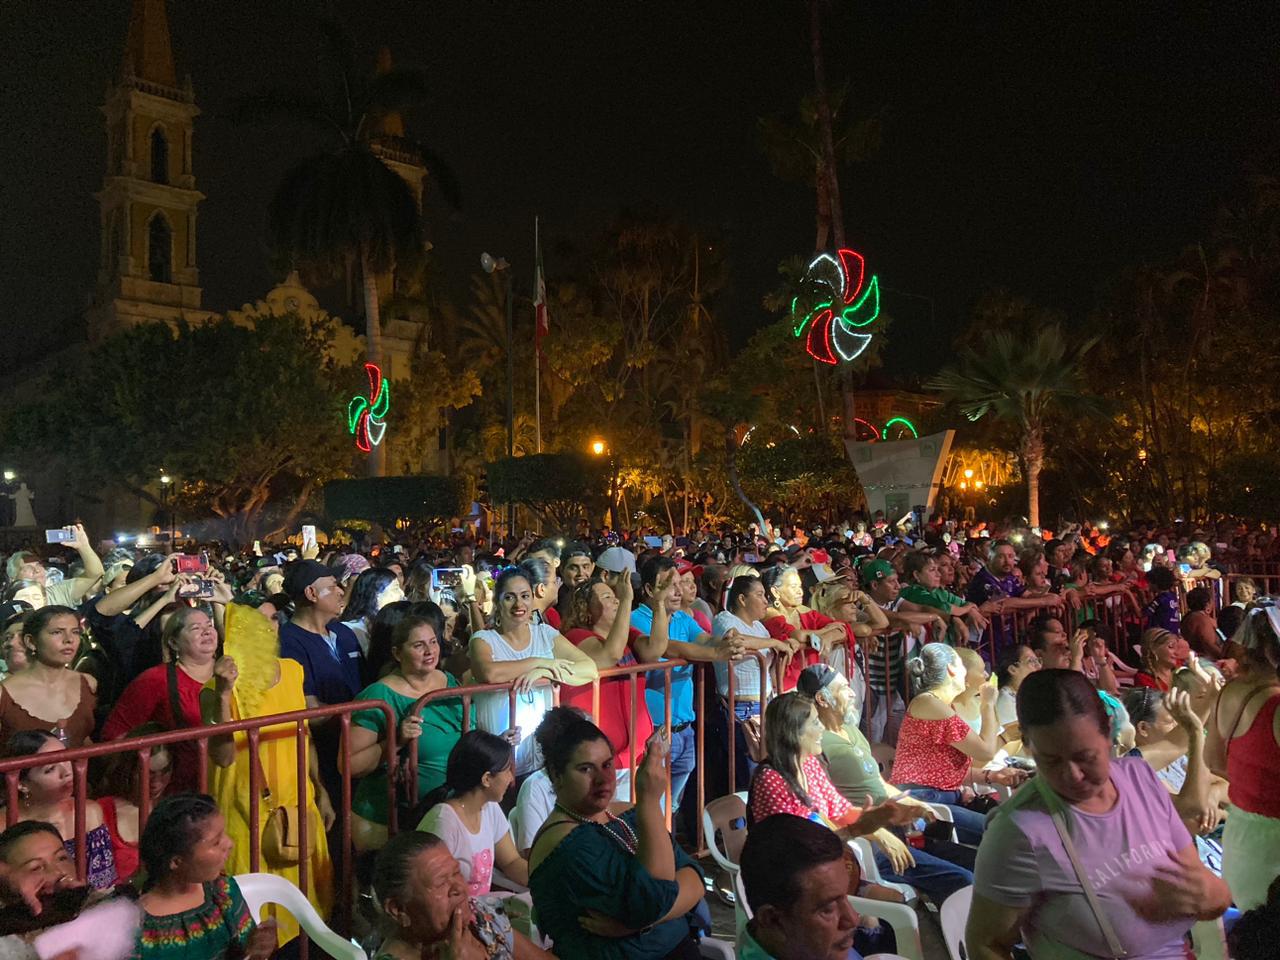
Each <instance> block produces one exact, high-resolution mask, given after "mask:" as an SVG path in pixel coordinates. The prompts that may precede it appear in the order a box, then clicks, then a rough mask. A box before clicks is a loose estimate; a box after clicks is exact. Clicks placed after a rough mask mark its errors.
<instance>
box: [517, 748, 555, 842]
mask: <svg viewBox="0 0 1280 960" xmlns="http://www.w3.org/2000/svg"><path fill="white" fill-rule="evenodd" d="M555 805H556V792H555V790H553V789H552V787H551V778H550V777H548V776H547V771H546V769H545V768H544V769H539V770H535V771H533V773H531V774H529V776H528V777H526V778H525V781H524V783H522V784H520V792H519V793H517V794H516V805H515V807H514V808H513V809H512V811H511V836H512V837H513V838H514V839H515V841H516V849H517V850H519V851H520V852H521V853H522V854H523V853H524V851H526V850H529V849H532V847H533V838H534V837H536V836H537V835H538V831H539V830H541V829H542V825H543V824H544V823H546V822H547V818H548V817H549V816H551V809H552V808H553V807H554V806H555Z"/></svg>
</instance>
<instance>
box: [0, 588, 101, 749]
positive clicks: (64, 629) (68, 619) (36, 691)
mask: <svg viewBox="0 0 1280 960" xmlns="http://www.w3.org/2000/svg"><path fill="white" fill-rule="evenodd" d="M80 633H81V630H80V615H79V614H78V613H76V612H75V611H74V610H72V609H71V608H70V607H59V606H53V605H50V606H47V607H41V608H40V609H39V610H35V611H33V612H31V613H29V614H27V617H26V619H25V620H24V621H23V622H22V642H23V644H24V645H25V646H26V649H27V661H28V663H27V668H26V669H25V670H23V671H22V672H21V673H16V674H12V675H10V676H9V677H7V678H6V679H5V681H4V682H3V683H0V740H5V739H8V738H9V737H10V736H11V735H12V734H14V733H17V732H19V731H21V730H48V731H52V732H53V734H54V735H55V736H56V737H57V738H58V739H59V740H61V741H62V742H63V743H64V744H65V745H66V746H68V747H79V746H81V745H83V744H84V743H85V742H86V741H88V739H89V737H90V736H91V735H92V734H93V726H94V718H93V711H94V708H95V707H97V705H98V697H97V690H98V682H97V681H96V680H94V679H93V677H90V676H88V675H87V674H83V673H77V672H76V671H74V670H72V669H71V664H73V663H75V660H76V657H77V655H79V653H80Z"/></svg>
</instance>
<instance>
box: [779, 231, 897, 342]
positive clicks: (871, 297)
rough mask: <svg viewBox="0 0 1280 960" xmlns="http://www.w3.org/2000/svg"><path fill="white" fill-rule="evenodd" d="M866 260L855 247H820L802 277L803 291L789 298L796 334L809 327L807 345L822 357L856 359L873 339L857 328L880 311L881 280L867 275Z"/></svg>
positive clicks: (872, 320) (871, 320)
mask: <svg viewBox="0 0 1280 960" xmlns="http://www.w3.org/2000/svg"><path fill="white" fill-rule="evenodd" d="M866 267H867V264H866V261H865V260H864V259H863V257H862V254H860V253H857V252H856V251H854V250H845V249H841V250H837V251H836V252H835V253H820V254H818V255H817V256H816V257H814V258H813V261H812V262H811V263H810V264H809V268H808V269H807V270H806V271H805V273H804V277H803V278H802V279H801V281H800V284H801V293H800V294H799V295H798V296H797V297H796V298H795V299H794V300H792V301H791V319H792V320H793V321H794V323H795V335H796V336H797V337H799V336H803V335H804V332H805V330H806V328H807V329H808V331H809V334H808V338H807V339H806V341H805V349H806V350H808V351H809V355H810V356H811V357H813V359H815V360H817V361H819V362H820V363H830V364H836V363H840V362H841V361H845V362H848V361H849V360H852V359H854V358H855V357H857V356H858V355H859V354H860V353H862V351H863V350H865V349H867V346H868V345H869V344H870V343H871V337H872V335H871V334H869V333H859V332H858V330H860V329H861V328H863V327H868V326H870V325H871V324H872V323H874V322H875V320H876V318H877V317H878V316H880V283H879V280H878V279H877V278H876V277H875V276H872V277H871V279H870V281H869V282H868V281H867V279H866V273H867V270H866Z"/></svg>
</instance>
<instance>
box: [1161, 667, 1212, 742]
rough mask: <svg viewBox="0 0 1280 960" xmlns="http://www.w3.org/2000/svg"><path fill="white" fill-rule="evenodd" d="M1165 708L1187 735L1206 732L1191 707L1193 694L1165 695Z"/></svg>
mask: <svg viewBox="0 0 1280 960" xmlns="http://www.w3.org/2000/svg"><path fill="white" fill-rule="evenodd" d="M1192 656H1195V654H1192ZM1164 708H1165V709H1166V710H1168V711H1169V716H1171V717H1173V719H1174V720H1176V721H1178V726H1180V727H1181V728H1182V729H1183V730H1185V731H1186V732H1187V733H1191V734H1194V733H1196V732H1197V731H1203V730H1204V724H1203V723H1201V722H1200V718H1199V717H1197V716H1196V712H1195V710H1194V709H1192V707H1191V694H1189V693H1188V692H1187V691H1185V690H1170V691H1169V692H1168V693H1166V694H1165V695H1164Z"/></svg>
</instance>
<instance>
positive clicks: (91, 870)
mask: <svg viewBox="0 0 1280 960" xmlns="http://www.w3.org/2000/svg"><path fill="white" fill-rule="evenodd" d="M66 749H67V748H66V745H65V744H63V742H62V741H61V740H59V739H58V738H57V737H55V736H54V735H53V734H51V733H49V732H47V731H44V730H23V731H20V732H18V733H15V734H14V735H13V736H12V737H10V738H9V741H8V743H7V744H6V745H5V757H6V758H8V759H12V758H13V757H29V756H32V755H34V754H60V753H62V752H64V751H65V750H66ZM74 791H75V781H74V780H73V778H72V774H71V764H69V763H67V762H65V761H63V762H59V761H58V758H57V757H56V756H50V757H49V762H48V763H46V764H42V765H40V766H36V767H28V768H27V769H25V770H23V771H22V772H21V773H19V774H18V810H17V812H16V814H15V813H14V812H12V811H6V812H5V815H4V826H6V827H9V826H11V825H13V824H15V823H17V822H19V821H20V820H39V821H42V822H44V823H51V824H53V826H54V827H56V828H57V830H58V833H60V834H61V835H62V836H64V837H71V839H70V840H67V841H65V843H66V847H67V852H68V853H69V854H70V855H71V856H72V857H74V856H75V855H76V841H75V835H76V803H75V797H74ZM84 816H85V821H84V828H85V850H86V858H85V862H86V863H87V864H88V875H87V876H86V878H85V879H86V880H87V881H88V883H89V886H91V887H95V888H98V889H103V890H105V889H108V888H110V887H114V886H115V885H116V880H117V876H116V861H115V856H114V854H113V853H112V848H111V834H110V832H109V831H108V830H107V827H106V825H105V824H104V823H103V819H102V808H101V807H100V806H98V802H97V801H96V800H86V801H85V809H84Z"/></svg>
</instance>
